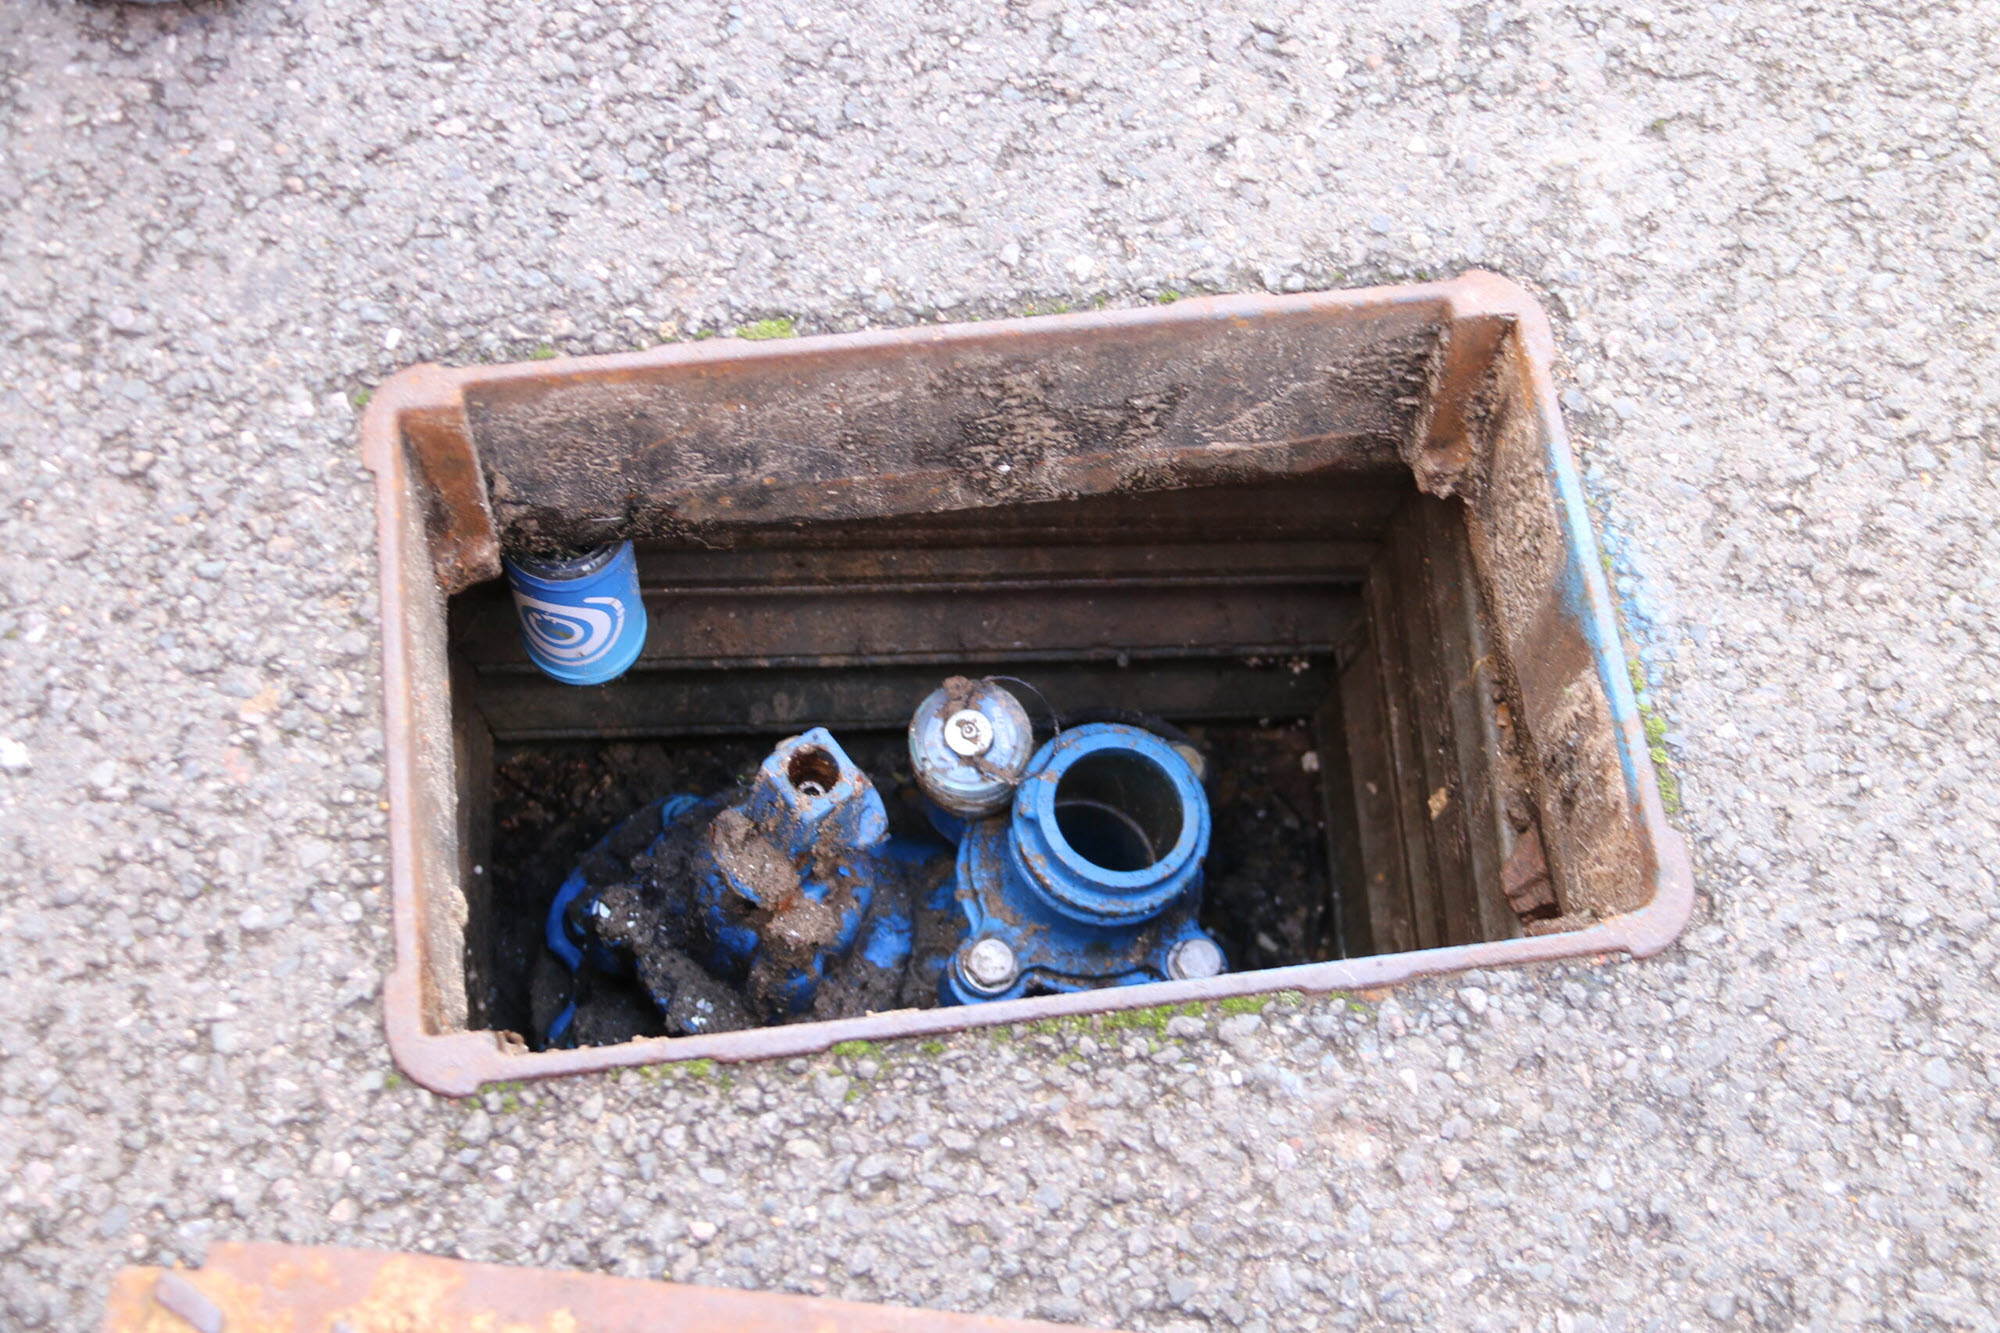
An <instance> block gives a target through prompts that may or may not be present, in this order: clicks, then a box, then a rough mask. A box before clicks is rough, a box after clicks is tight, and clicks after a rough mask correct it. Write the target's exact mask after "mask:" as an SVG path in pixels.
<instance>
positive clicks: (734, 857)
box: [545, 727, 944, 1046]
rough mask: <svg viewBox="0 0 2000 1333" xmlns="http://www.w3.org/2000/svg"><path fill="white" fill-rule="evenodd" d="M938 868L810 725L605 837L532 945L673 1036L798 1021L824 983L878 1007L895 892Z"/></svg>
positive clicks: (563, 1024) (888, 990) (897, 920)
mask: <svg viewBox="0 0 2000 1333" xmlns="http://www.w3.org/2000/svg"><path fill="white" fill-rule="evenodd" d="M648 821H657V824H653V825H649V824H648ZM651 827H656V828H657V829H658V832H657V833H656V834H653V835H652V837H651V839H650V841H641V839H642V838H644V837H645V835H646V833H647V832H648V831H649V828H651ZM614 846H617V847H622V848H625V849H626V852H625V854H624V855H622V856H620V855H616V854H613V853H612V852H611V849H612V848H613V847H614ZM635 852H636V854H634V853H635ZM586 867H596V868H597V875H598V879H597V880H593V879H592V877H591V874H590V873H589V872H588V871H587V869H586ZM943 868H944V867H943V865H942V863H941V859H940V856H939V853H937V852H936V851H935V850H933V849H931V848H927V847H922V846H917V845H906V844H904V843H902V842H900V841H898V840H894V839H891V838H890V836H889V819H888V812H887V811H886V809H885V808H884V807H883V804H882V797H881V795H880V794H879V793H878V792H877V791H876V790H875V787H874V784H873V783H871V782H870V781H869V780H868V777H867V775H866V774H864V773H863V772H862V771H861V770H860V769H859V768H856V767H855V765H854V762H853V760H851V759H850V758H848V756H847V753H846V752H845V751H843V750H842V749H841V748H840V746H839V744H837V743H836V742H835V741H834V739H833V737H832V736H831V735H829V734H828V733H827V732H826V730H825V729H824V728H819V727H815V728H814V729H812V730H811V731H808V732H806V733H804V734H803V735H799V736H794V737H792V738H790V739H789V740H786V741H784V742H782V743H781V744H779V746H778V747H777V748H776V749H775V750H773V751H772V752H771V754H770V756H769V757H768V758H766V759H765V760H764V762H763V763H762V764H760V765H759V766H758V768H757V771H756V773H755V774H754V775H753V776H752V777H751V778H750V780H749V782H748V783H747V784H745V785H744V786H742V787H739V788H738V789H736V791H734V792H731V793H725V794H724V795H721V796H712V797H708V798H706V799H701V798H697V797H693V796H674V797H669V798H667V799H666V800H664V801H656V802H653V803H652V804H650V805H648V806H646V807H645V808H644V809H642V810H641V811H640V812H639V813H638V814H636V815H634V816H632V818H631V819H630V820H627V821H626V822H625V823H623V824H621V825H619V827H618V828H617V829H615V830H613V832H612V833H611V834H610V835H609V836H607V837H606V838H605V839H604V841H603V842H601V843H599V844H598V846H597V847H595V848H593V849H592V851H591V853H590V855H588V856H586V857H585V859H584V863H583V865H581V866H579V867H578V868H577V869H575V870H573V871H572V872H571V873H570V875H569V877H568V878H567V879H565V880H564V882H563V884H562V886H561V888H560V889H558V890H557V892H556V896H555V900H554V901H553V902H552V903H551V904H550V907H549V913H548V919H547V923H546V927H545V934H546V938H547V942H548V946H549V949H550V951H551V952H552V953H554V954H555V955H556V956H557V957H558V958H559V959H561V960H562V962H563V963H564V964H565V965H566V966H567V967H568V968H569V970H570V972H571V973H572V974H573V976H576V977H579V978H580V977H582V976H583V975H585V974H586V973H601V974H603V975H605V976H610V977H635V978H636V979H637V980H638V981H639V982H640V984H641V985H642V987H643V988H644V989H645V990H646V992H647V994H648V995H649V997H650V998H651V999H652V1001H653V1003H654V1004H655V1005H656V1006H657V1007H658V1008H659V1010H660V1011H661V1014H662V1015H663V1017H665V1018H666V1019H667V1020H668V1022H669V1024H670V1026H676V1027H679V1028H680V1029H681V1030H685V1031H723V1030H726V1029H727V1028H728V1027H732V1026H733V1027H742V1026H747V1025H749V1024H751V1023H754V1022H764V1023H776V1022H783V1021H785V1020H786V1019H788V1018H791V1017H793V1016H796V1015H800V1014H806V1013H809V1012H812V1011H813V1009H814V1006H815V1004H816V1003H817V1002H818V1001H819V1000H820V998H821V990H822V987H823V985H824V983H825V982H826V981H827V980H828V979H829V977H832V976H835V975H837V976H839V977H840V979H841V980H842V981H843V982H844V983H846V984H847V988H848V989H850V990H852V991H854V992H855V993H856V994H862V995H867V996H879V997H883V1002H881V1003H877V1004H874V1005H873V1007H877V1008H888V1007H893V1001H894V998H895V996H896V995H897V994H898V992H899V990H900V987H901V984H902V978H903V975H904V972H905V971H906V969H907V967H908V964H909V960H910V952H911V947H912V942H913V939H914V935H915V931H914V927H913V923H912V920H911V914H910V903H909V897H910V886H911V885H912V884H914V883H916V882H918V881H920V880H922V879H924V878H925V877H926V876H927V875H928V877H929V878H931V879H933V880H935V879H937V878H940V877H941V876H942V873H943ZM574 1008H575V1006H574V1000H573V999H572V1002H571V1003H570V1004H569V1005H568V1006H567V1007H565V1008H564V1009H563V1010H562V1012H561V1013H560V1014H559V1015H558V1016H557V1017H556V1019H555V1020H554V1021H553V1022H552V1023H551V1024H550V1026H549V1029H548V1031H547V1033H546V1034H545V1035H546V1040H547V1042H548V1044H549V1045H552V1046H553V1045H558V1044H560V1043H561V1042H562V1041H563V1039H564V1037H565V1034H566V1033H567V1030H568V1028H569V1025H570V1023H571V1021H572V1015H573V1013H574Z"/></svg>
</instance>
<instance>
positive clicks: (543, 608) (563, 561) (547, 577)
mask: <svg viewBox="0 0 2000 1333" xmlns="http://www.w3.org/2000/svg"><path fill="white" fill-rule="evenodd" d="M505 563H506V567H507V582H508V584H509V585H510V586H511V587H512V588H513V590H514V609H515V610H516V612H517V613H519V615H520V617H521V639H522V642H523V643H525V644H526V645H527V649H528V659H529V660H530V661H532V662H533V663H534V664H535V665H536V666H537V667H540V668H541V670H542V671H543V672H544V673H546V674H547V675H549V676H551V677H553V678H554V679H556V680H559V681H561V682H563V683H564V684H565V685H602V684H604V683H605V682H606V681H610V680H616V679H617V678H618V677H619V676H622V675H624V674H625V672H626V670H627V669H628V668H629V667H630V666H631V665H632V663H633V662H634V661H636V660H638V657H639V649H640V648H641V647H643V646H644V645H645V642H646V605H645V603H644V602H642V601H640V600H639V563H638V561H637V560H636V559H634V558H633V555H632V543H631V542H608V543H606V544H605V545H603V546H597V547H593V548H591V549H590V550H587V551H581V552H574V553H571V552H563V553H559V554H554V555H548V554H543V555H517V556H509V557H507V559H506V562H505Z"/></svg>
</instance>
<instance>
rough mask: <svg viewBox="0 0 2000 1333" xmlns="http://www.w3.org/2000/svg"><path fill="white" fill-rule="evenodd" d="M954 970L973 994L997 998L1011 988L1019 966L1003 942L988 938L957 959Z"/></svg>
mask: <svg viewBox="0 0 2000 1333" xmlns="http://www.w3.org/2000/svg"><path fill="white" fill-rule="evenodd" d="M958 970H959V974H960V975H961V976H963V977H964V978H965V981H966V984H967V985H969V986H971V987H972V988H973V989H974V990H978V991H984V992H986V993H988V994H997V993H998V992H1000V991H1003V990H1006V989H1007V988H1008V987H1009V986H1011V985H1013V984H1014V978H1015V977H1018V976H1019V975H1021V964H1020V960H1018V959H1017V958H1015V957H1014V950H1013V949H1012V948H1010V947H1009V946H1008V944H1007V941H1005V940H996V939H994V938H993V937H992V936H991V935H989V936H987V937H986V938H985V939H983V940H980V941H978V942H977V943H975V944H974V945H973V946H972V947H971V948H969V949H967V950H966V951H965V952H964V953H963V954H961V955H960V956H959V969H958Z"/></svg>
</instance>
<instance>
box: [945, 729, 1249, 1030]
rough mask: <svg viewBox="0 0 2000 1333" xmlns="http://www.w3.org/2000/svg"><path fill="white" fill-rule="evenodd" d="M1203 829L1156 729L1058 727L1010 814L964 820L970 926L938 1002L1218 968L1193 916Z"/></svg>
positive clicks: (1203, 800) (1196, 802)
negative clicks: (1192, 961)
mask: <svg viewBox="0 0 2000 1333" xmlns="http://www.w3.org/2000/svg"><path fill="white" fill-rule="evenodd" d="M1209 828H1210V825H1209V812H1208V798H1207V796H1206V795H1205V794H1204V793H1203V791H1202V789H1201V783H1200V781H1199V779H1197V778H1196V776H1195V774H1194V771H1193V770H1192V769H1191V768H1190V767H1189V766H1188V763H1187V761H1186V760H1185V759H1183V758H1182V757H1181V756H1180V755H1179V754H1177V753H1175V751H1174V749H1173V748H1172V747H1171V746H1170V745H1168V744H1167V743H1166V742H1165V741H1163V740H1161V739H1160V738H1159V737H1157V736H1154V735H1153V734H1151V733H1150V732H1147V731H1145V730H1142V729H1141V728H1138V727H1133V726H1126V725H1123V724H1119V723H1093V724H1090V725H1087V726H1082V727H1076V728H1072V729H1071V730H1069V731H1065V732H1062V733H1061V734H1059V735H1058V736H1056V737H1055V739H1053V740H1051V741H1049V742H1048V743H1047V744H1046V745H1044V746H1042V748H1041V749H1040V750H1038V751H1037V752H1036V754H1035V756H1034V758H1033V759H1032V760H1031V761H1030V762H1029V765H1028V768H1027V772H1026V775H1025V776H1024V778H1023V779H1022V782H1021V785H1020V787H1019V789H1018V790H1017V791H1016V793H1015V796H1014V802H1013V808H1012V810H1011V812H1010V813H1009V814H1007V815H1003V816H996V817H993V818H988V819H983V820H978V821H975V822H971V823H968V824H967V825H966V826H965V831H964V833H963V835H962V837H961V839H960V842H959V850H958V863H957V882H956V885H955V888H954V900H955V903H956V905H957V908H958V910H959V912H960V913H961V915H962V917H963V920H964V926H965V934H964V939H963V941H962V943H961V944H960V946H959V948H958V950H957V952H956V953H955V954H954V955H953V957H952V959H951V961H950V963H949V964H948V965H947V966H946V967H945V970H944V973H943V976H942V977H941V979H940V982H939V994H940V997H941V998H942V999H943V1000H944V1002H945V1003H947V1004H972V1003H979V1002H983V1001H986V1000H995V999H1013V998H1018V997H1020V996H1024V995H1033V994H1048V993H1056V992H1062V991H1074V990H1089V989H1095V988H1098V987H1103V986H1128V985H1139V984H1144V983H1146V982H1153V981H1165V980H1168V979H1171V978H1176V977H1179V976H1182V975H1204V976H1206V975H1213V974H1214V973H1216V972H1219V971H1221V970H1222V968H1223V961H1222V953H1221V950H1220V948H1219V947H1217V946H1216V945H1215V943H1214V941H1213V940H1212V939H1210V938H1209V937H1208V935H1206V934H1205V933H1204V932H1203V931H1202V929H1201V927H1200V925H1199V924H1198V923H1197V921H1196V914H1197V912H1198V911H1199V909H1200V906H1201V884H1202V859H1203V857H1205V856H1206V855H1207V854H1208V841H1209ZM987 941H997V942H998V944H1000V945H1004V946H1005V948H1004V951H1002V950H998V949H996V948H995V946H994V945H993V944H988V943H985V942H987ZM982 945H983V947H984V949H985V950H986V953H985V954H984V957H983V958H982V957H978V956H976V955H975V953H974V951H975V950H979V949H981V948H982ZM1190 945H1192V946H1194V947H1192V948H1189V947H1188V946H1190ZM1189 958H1193V959H1197V960H1199V961H1198V962H1197V963H1196V964H1195V966H1194V970H1193V972H1189V971H1188V967H1187V965H1186V963H1185V960H1187V959H1189ZM1010 962H1011V971H1012V975H1011V976H1008V975H1006V973H1007V972H1008V970H1009V968H1008V964H1009V963H1010Z"/></svg>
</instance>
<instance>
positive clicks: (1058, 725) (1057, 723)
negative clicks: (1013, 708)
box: [986, 676, 1062, 736]
mask: <svg viewBox="0 0 2000 1333" xmlns="http://www.w3.org/2000/svg"><path fill="white" fill-rule="evenodd" d="M986 679H987V680H988V681H1000V680H1004V681H1007V682H1009V683H1011V684H1014V685H1021V686H1025V687H1026V689H1027V691H1028V693H1030V694H1032V695H1034V696H1035V697H1036V698H1037V699H1040V700H1041V701H1042V707H1044V708H1046V709H1048V710H1049V725H1050V726H1052V727H1054V728H1055V734H1056V735H1058V736H1060V735H1062V714H1061V713H1058V712H1057V711H1056V709H1055V705H1054V704H1052V703H1050V702H1049V697H1048V696H1047V695H1046V694H1043V693H1042V692H1041V691H1040V690H1038V689H1036V688H1035V687H1034V686H1032V685H1029V684H1028V682H1027V681H1025V680H1022V679H1021V678H1020V677H1019V676H988V677H987V678H986Z"/></svg>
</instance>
